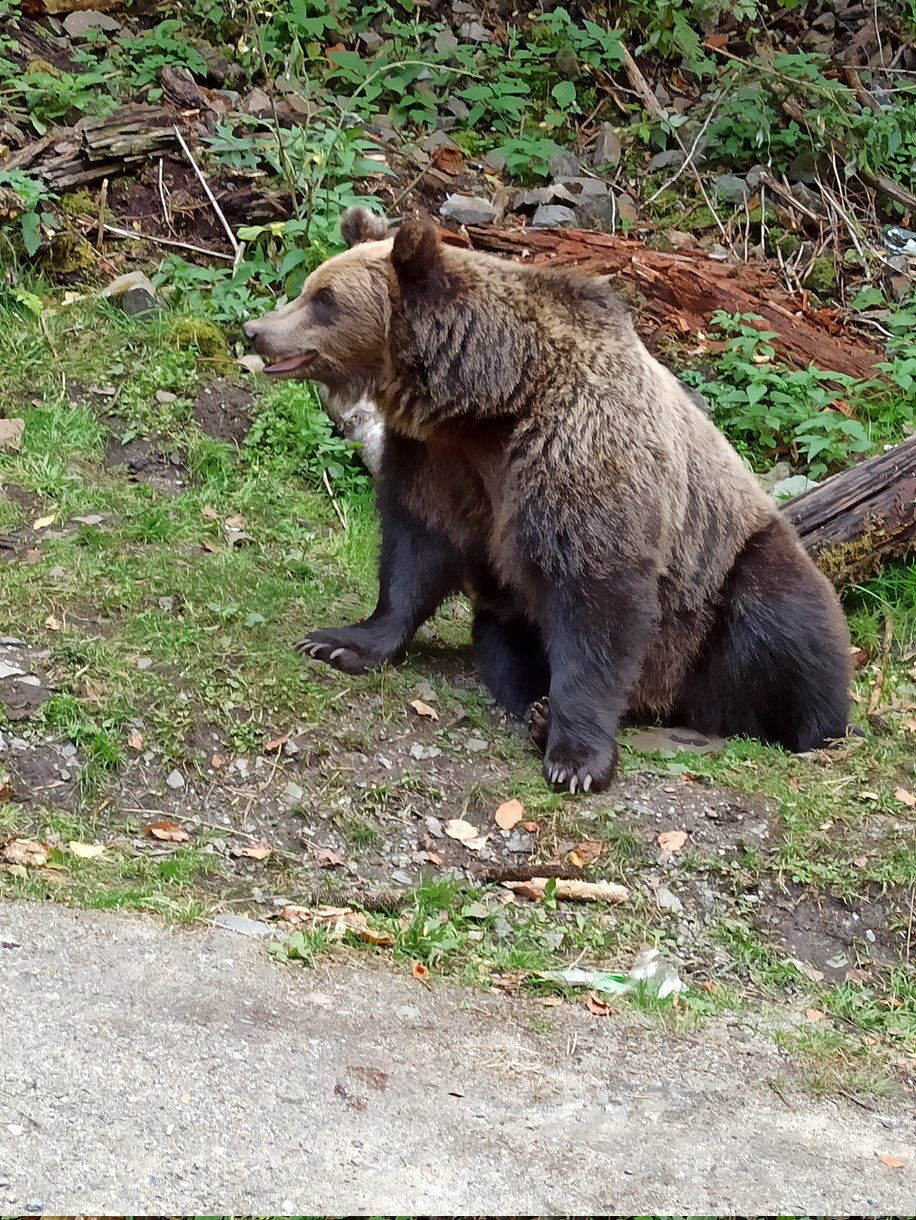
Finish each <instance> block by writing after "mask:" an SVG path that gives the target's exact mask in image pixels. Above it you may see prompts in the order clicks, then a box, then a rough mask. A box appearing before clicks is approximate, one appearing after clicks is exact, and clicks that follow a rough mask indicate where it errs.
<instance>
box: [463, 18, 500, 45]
mask: <svg viewBox="0 0 916 1220" xmlns="http://www.w3.org/2000/svg"><path fill="white" fill-rule="evenodd" d="M458 36H459V37H460V38H463V39H464V40H465V42H489V41H490V39H491V38H492V35H491V33H490V31H489V30H488V29H487V27H486V26H485V25H481V23H480V22H479V21H463V22H462V23H461V25H459V27H458Z"/></svg>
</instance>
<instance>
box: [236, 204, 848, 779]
mask: <svg viewBox="0 0 916 1220" xmlns="http://www.w3.org/2000/svg"><path fill="white" fill-rule="evenodd" d="M343 230H344V233H345V235H346V236H347V239H348V241H352V242H353V243H354V244H353V247H352V249H350V250H349V251H347V252H346V253H344V254H343V255H339V256H337V258H333V259H330V260H329V261H328V262H327V263H325V264H323V265H322V266H321V267H319V268H318V270H317V271H316V272H314V273H313V275H312V276H310V277H309V280H308V281H307V282H306V285H305V288H304V289H303V293H302V296H301V297H300V298H299V299H298V300H297V301H295V302H293V303H291V304H290V305H288V306H286V307H285V308H284V309H283V310H280V311H277V312H276V313H275V314H273V315H268V316H267V318H265V319H261V320H260V321H259V322H257V323H254V324H250V327H249V328H246V329H248V330H249V333H251V335H252V337H253V338H254V339H255V342H256V345H257V346H258V349H259V350H260V351H261V352H262V353H263V354H265V355H268V356H274V357H281V358H282V357H286V356H290V355H295V354H298V353H305V352H308V353H312V354H311V355H310V356H309V359H310V361H311V363H310V364H309V365H308V373H307V375H309V376H314V377H315V378H316V379H317V380H319V381H322V382H324V383H325V384H326V385H328V386H329V388H330V390H331V392H332V393H335V394H337V395H338V396H339V397H341V398H346V397H347V396H354V395H359V394H371V395H372V396H373V398H374V400H375V402H376V403H377V404H378V407H379V409H380V411H381V412H382V415H383V417H384V419H385V424H386V439H385V447H384V457H383V462H382V469H381V472H380V475H379V480H378V503H379V511H380V515H381V522H382V555H381V564H380V596H379V604H378V607H377V608H376V611H375V613H374V614H373V615H372V616H371V617H370V618H369V619H368V620H367V621H366V622H365V623H361V624H356V625H355V626H353V627H349V628H342V629H336V628H331V629H328V630H324V631H318V632H313V633H312V634H311V635H310V636H309V637H308V638H307V640H306V641H304V643H303V647H304V648H305V649H307V650H308V651H309V652H311V653H312V655H315V656H319V657H321V658H322V659H325V660H328V661H329V662H330V663H331V664H333V665H336V666H337V667H338V668H340V669H344V670H346V671H348V672H358V671H361V670H363V669H366V668H369V667H371V666H374V665H378V664H381V663H383V662H384V661H386V660H388V659H390V658H391V657H393V656H396V655H397V654H398V653H399V652H400V651H401V650H402V649H403V648H404V647H405V646H406V645H407V643H408V642H409V640H410V639H411V637H412V636H413V633H414V632H415V631H416V629H417V627H418V626H419V624H420V623H421V622H422V621H423V620H424V619H425V618H427V617H429V615H431V614H432V613H434V612H435V610H436V608H437V607H438V605H439V604H440V603H441V602H442V600H443V599H444V598H446V597H447V596H449V595H450V594H452V593H454V592H456V591H458V590H466V591H467V592H469V593H470V594H471V596H472V597H473V599H474V604H475V624H474V641H475V647H476V650H477V655H478V659H479V663H480V666H481V674H482V677H483V679H484V681H485V682H487V684H488V685H489V686H490V688H491V689H492V690H493V692H494V694H495V695H496V697H497V698H498V699H499V700H500V702H502V703H503V704H504V705H505V706H506V707H507V708H508V709H509V710H510V711H511V712H513V713H515V714H522V713H523V712H524V711H525V710H526V708H527V707H528V706H529V705H530V704H531V703H533V702H534V701H535V700H538V699H540V698H541V697H542V696H545V695H548V694H549V714H547V713H545V714H543V715H542V716H541V717H540V719H539V721H538V726H539V730H540V732H541V734H542V735H546V742H545V744H544V753H545V761H544V769H545V774H546V775H547V777H548V779H550V780H551V781H552V782H554V783H557V784H559V785H561V786H568V787H570V788H571V789H572V790H573V791H575V790H576V788H577V787H586V788H588V787H592V788H596V789H597V788H601V787H603V786H605V785H606V784H607V783H608V782H609V781H610V779H611V777H612V775H613V772H614V767H615V764H616V756H617V748H616V740H615V739H616V734H617V729H618V726H619V724H620V721H621V718H622V717H623V715H624V714H625V713H626V712H627V710H628V709H629V710H630V711H634V712H638V713H639V714H640V715H643V716H666V717H667V716H677V717H680V718H682V719H683V720H684V721H686V723H688V724H689V725H691V726H693V727H696V728H700V729H705V730H707V731H714V732H719V733H726V734H727V733H749V734H755V735H758V736H760V737H763V738H764V739H766V740H771V741H777V742H781V743H782V744H784V745H785V746H787V747H788V748H790V749H794V750H805V749H809V748H811V747H812V746H818V745H822V744H825V743H826V742H827V741H828V740H829V739H831V738H834V737H837V736H841V735H842V734H843V733H844V732H845V729H846V718H847V713H848V677H849V668H848V636H847V634H846V627H845V622H844V620H843V616H842V612H841V610H840V607H839V603H838V601H837V599H836V596H835V594H834V592H833V590H832V588H831V587H830V586H829V584H828V582H827V581H826V580H825V579H824V578H823V577H822V576H821V575H820V574H819V573H818V571H817V569H816V568H815V567H814V565H813V563H812V562H811V560H810V559H809V558H808V556H807V555H806V554H805V553H804V552H803V550H802V548H801V546H800V544H799V543H798V540H797V538H796V537H795V536H794V534H793V533H792V531H791V528H790V527H789V526H788V524H787V523H786V522H785V521H784V519H783V518H781V517H780V516H779V514H777V512H776V510H775V508H774V507H773V505H772V503H771V502H770V501H769V499H768V498H767V497H766V496H765V495H764V493H763V492H762V491H761V490H760V488H759V486H758V485H757V482H756V480H755V479H754V477H753V476H752V475H751V474H750V473H749V472H748V471H747V470H746V469H745V467H744V466H743V464H742V463H741V461H740V459H739V458H738V456H737V454H736V453H735V452H734V450H733V449H732V448H731V447H730V446H729V445H728V443H727V442H726V441H725V439H724V437H722V435H721V434H720V433H719V432H718V431H717V429H716V428H715V427H714V426H713V425H712V424H711V423H710V422H709V421H708V420H707V419H705V418H704V417H703V415H702V414H701V412H699V411H698V410H697V408H696V406H695V404H694V403H693V402H692V401H691V399H690V397H689V395H688V393H687V392H686V391H685V389H684V387H683V386H682V385H681V384H680V383H679V382H678V380H677V379H676V378H675V377H674V376H673V374H671V373H670V372H669V371H668V370H667V369H665V368H664V367H663V366H662V365H660V364H659V363H658V362H657V361H656V360H655V359H654V358H653V357H652V356H651V355H650V354H649V353H648V352H647V351H646V349H645V347H644V346H643V345H642V343H641V342H640V341H639V339H638V337H637V336H636V334H635V332H634V330H633V327H632V323H631V321H630V319H629V317H628V315H627V313H626V312H625V311H624V310H623V308H622V307H621V305H620V304H619V302H618V301H617V299H616V297H615V296H614V295H613V294H612V293H611V292H610V290H609V289H608V287H607V286H606V284H604V283H602V282H600V281H596V280H590V279H586V278H584V277H581V276H577V275H574V274H564V273H556V272H548V271H542V270H540V269H538V268H529V267H524V266H519V265H515V264H509V263H505V262H502V261H500V260H498V259H495V258H491V257H489V256H486V255H481V254H477V253H474V252H470V251H466V250H462V249H456V248H453V247H450V246H449V247H443V246H441V245H440V243H439V240H438V234H437V232H436V229H435V228H434V226H432V225H429V224H424V223H421V222H407V223H405V224H404V225H403V226H402V227H401V228H400V229H399V230H398V232H397V234H396V236H395V238H394V240H393V242H392V240H391V238H389V237H385V236H383V231H382V230H380V229H379V222H378V220H377V218H370V219H368V220H367V219H366V218H365V216H364V215H362V214H360V213H355V214H354V213H352V212H351V213H349V214H348V215H347V217H345V219H344V223H343ZM329 318H330V320H329Z"/></svg>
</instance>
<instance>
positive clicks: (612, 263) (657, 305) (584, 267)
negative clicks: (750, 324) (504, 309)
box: [468, 227, 882, 379]
mask: <svg viewBox="0 0 916 1220" xmlns="http://www.w3.org/2000/svg"><path fill="white" fill-rule="evenodd" d="M468 235H469V237H470V241H471V244H472V246H473V247H474V248H475V249H477V250H486V251H490V252H491V253H494V254H509V255H512V256H514V257H515V258H518V259H520V260H521V259H523V260H524V261H526V262H530V263H537V264H540V265H543V266H552V267H575V268H576V269H577V270H580V271H582V272H585V273H587V274H591V275H606V276H609V277H611V278H612V279H615V280H617V281H619V287H620V288H621V290H622V291H623V292H624V294H626V292H627V290H631V291H632V290H635V291H636V292H637V293H638V294H639V296H640V305H641V310H640V315H641V317H642V316H643V315H644V314H648V315H649V316H650V317H651V318H652V319H653V320H654V321H655V322H656V323H657V324H658V325H659V326H661V327H662V328H663V329H666V330H668V331H674V332H675V333H679V334H681V335H684V336H688V335H689V336H693V337H696V335H697V334H698V333H700V332H705V331H707V330H708V329H709V326H710V318H711V317H712V314H713V313H714V312H715V311H716V310H717V309H721V310H724V311H725V312H726V313H730V314H736V313H740V314H757V315H758V316H759V317H761V318H762V319H763V323H762V325H763V327H764V328H765V329H767V330H769V331H771V332H773V333H775V334H776V336H777V337H776V339H775V340H774V341H773V346H774V347H775V349H776V351H777V353H778V354H779V355H780V357H781V358H783V359H785V360H786V361H787V362H788V363H790V364H792V365H795V366H796V367H800V368H806V367H807V366H808V365H809V364H812V363H814V364H817V365H818V367H819V368H822V369H827V370H831V371H834V372H838V373H845V374H847V375H848V376H850V377H855V378H864V379H867V378H872V377H876V376H878V373H877V370H876V368H875V364H876V362H877V361H879V360H881V359H882V355H881V353H879V352H878V351H877V350H875V349H874V348H873V347H870V346H869V345H868V344H866V343H865V342H864V341H862V340H861V339H859V338H857V337H855V336H854V335H852V334H850V333H849V332H848V330H844V329H843V326H842V323H841V322H840V320H839V319H838V318H837V316H836V314H835V312H834V311H832V310H818V311H815V310H811V309H806V308H803V307H802V305H801V303H800V302H799V301H797V300H793V299H792V298H791V297H789V296H788V294H787V293H786V291H785V289H784V288H783V287H782V285H781V283H780V281H779V279H778V277H777V276H776V274H775V273H774V272H773V271H771V270H769V269H768V268H766V267H760V266H759V265H751V264H737V265H735V264H730V263H725V262H718V261H716V260H715V259H711V258H709V257H708V255H707V254H705V253H704V252H703V251H699V250H698V251H692V250H687V251H677V252H675V253H669V252H667V251H664V250H652V249H649V248H648V247H647V246H645V245H643V244H642V243H641V242H638V241H635V240H633V239H632V238H625V237H614V236H611V235H610V234H608V233H596V232H591V231H589V230H584V229H582V230H580V229H564V230H556V229H491V228H485V227H474V228H469V229H468Z"/></svg>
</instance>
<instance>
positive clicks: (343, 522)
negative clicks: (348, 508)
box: [321, 470, 347, 529]
mask: <svg viewBox="0 0 916 1220" xmlns="http://www.w3.org/2000/svg"><path fill="white" fill-rule="evenodd" d="M321 477H322V479H323V480H324V485H325V487H326V488H327V492H328V495H329V496H330V497H331V503H332V504H333V505H334V512H335V513H337V519H338V521H339V522H340V524H341V526H342V528H343V529H346V528H347V518H346V517H345V516H344V515H343V510H342V509H341V507H340V505H339V504H338V503H337V497H336V496H335V495H334V491H333V489H332V487H331V480H330V479H329V478H328V472H327V470H322V472H321Z"/></svg>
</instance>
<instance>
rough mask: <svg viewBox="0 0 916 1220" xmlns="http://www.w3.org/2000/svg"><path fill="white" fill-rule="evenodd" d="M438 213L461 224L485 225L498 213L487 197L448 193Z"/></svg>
mask: <svg viewBox="0 0 916 1220" xmlns="http://www.w3.org/2000/svg"><path fill="white" fill-rule="evenodd" d="M437 134H441V132H440V133H437ZM446 138H447V137H446ZM439 215H440V216H446V217H448V218H449V219H451V220H457V221H458V223H459V224H462V225H485V224H489V223H490V222H491V221H493V220H495V219H496V217H497V216H498V215H499V213H498V212H497V210H496V208H495V207H494V206H493V204H492V203H491V202H490V201H489V199H480V198H478V197H477V196H475V195H449V197H448V198H447V199H446V201H445V203H443V205H442V207H441V208H440V209H439Z"/></svg>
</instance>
